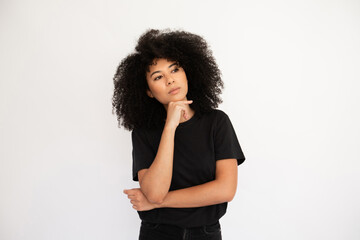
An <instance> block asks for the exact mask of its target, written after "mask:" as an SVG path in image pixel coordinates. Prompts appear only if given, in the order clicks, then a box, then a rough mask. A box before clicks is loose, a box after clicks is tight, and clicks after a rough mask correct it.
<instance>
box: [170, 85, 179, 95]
mask: <svg viewBox="0 0 360 240" xmlns="http://www.w3.org/2000/svg"><path fill="white" fill-rule="evenodd" d="M179 89H180V87H177V88H173V89H171V91H170V92H169V94H172V93H177V92H178V90H179Z"/></svg>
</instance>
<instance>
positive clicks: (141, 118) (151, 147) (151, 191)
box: [113, 29, 245, 240]
mask: <svg viewBox="0 0 360 240" xmlns="http://www.w3.org/2000/svg"><path fill="white" fill-rule="evenodd" d="M220 75H221V73H220V70H219V69H218V66H217V64H216V62H215V59H214V57H213V56H212V52H211V50H210V49H209V48H208V45H207V43H206V41H205V40H204V39H203V38H202V37H200V36H198V35H196V34H192V33H189V32H185V31H180V30H177V31H171V30H169V29H165V30H162V31H160V30H154V29H150V30H148V31H146V32H145V33H144V34H143V35H142V36H140V38H139V40H138V43H137V46H136V48H135V52H134V53H132V54H129V55H128V56H127V57H126V58H124V59H123V60H122V61H121V63H120V65H119V66H118V68H117V71H116V74H115V76H114V85H115V89H114V95H113V110H116V114H117V119H118V121H119V126H120V125H123V126H124V127H125V128H126V129H128V130H130V131H132V133H131V137H132V146H133V149H132V157H133V169H132V172H133V180H134V181H139V185H140V188H135V189H127V190H124V193H125V194H127V196H128V198H129V199H130V202H131V204H132V207H133V208H134V209H135V210H137V211H138V214H139V217H140V219H141V220H142V221H141V227H140V235H139V239H140V240H143V239H144V240H145V239H146V240H147V239H156V240H162V239H166V240H170V239H221V227H220V223H219V219H220V218H221V217H222V216H223V215H224V214H225V212H226V209H227V202H230V201H231V200H232V199H233V197H234V195H235V192H236V186H237V166H238V165H240V164H241V163H242V162H243V161H244V160H245V156H244V154H243V152H242V149H241V147H240V145H239V142H238V139H237V136H236V133H235V130H234V128H233V126H232V124H231V121H230V119H229V117H228V115H227V114H226V113H225V112H223V111H221V110H219V109H216V107H217V106H218V104H219V103H221V102H222V100H221V98H220V97H219V95H220V93H221V88H223V82H222V80H221V77H220Z"/></svg>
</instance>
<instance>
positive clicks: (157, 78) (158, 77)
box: [154, 75, 162, 80]
mask: <svg viewBox="0 0 360 240" xmlns="http://www.w3.org/2000/svg"><path fill="white" fill-rule="evenodd" d="M161 77H162V76H161V75H160V76H157V77H156V78H154V80H159V79H160V78H161Z"/></svg>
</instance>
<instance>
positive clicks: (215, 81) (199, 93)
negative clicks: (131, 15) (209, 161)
mask: <svg viewBox="0 0 360 240" xmlns="http://www.w3.org/2000/svg"><path fill="white" fill-rule="evenodd" d="M157 58H164V59H167V60H168V61H176V62H178V64H179V65H180V66H181V67H182V68H183V69H184V71H185V73H186V77H187V80H188V93H187V99H190V100H193V103H192V104H191V105H189V106H190V107H191V108H192V109H193V110H195V112H197V111H198V112H200V113H205V112H209V111H211V110H212V109H215V108H217V106H218V104H220V103H222V99H221V98H220V96H219V95H220V94H221V92H222V90H221V89H222V88H224V83H223V82H222V80H221V72H220V70H219V68H218V65H217V64H216V62H215V59H214V57H213V54H212V51H211V50H210V49H209V47H208V44H207V43H206V41H205V40H204V39H203V38H202V37H201V36H199V35H196V34H193V33H189V32H186V31H183V30H173V31H172V30H170V29H168V28H167V29H163V30H157V29H148V30H147V31H146V32H145V33H143V34H142V35H141V36H140V38H139V39H138V42H137V46H136V47H135V52H134V53H131V54H129V55H128V56H127V57H125V58H124V59H123V60H122V61H121V62H120V64H119V66H118V68H117V71H116V73H115V76H114V78H113V81H114V94H113V98H112V106H113V114H114V110H116V115H117V120H118V127H120V126H121V125H122V126H124V127H125V129H127V130H129V131H131V130H133V129H134V128H138V127H145V128H150V129H151V128H156V127H159V126H161V124H163V123H164V119H166V109H165V108H164V106H163V105H162V104H161V103H160V102H159V101H157V100H156V99H155V98H150V97H148V95H147V94H146V90H147V89H149V87H148V84H147V81H146V71H149V66H150V65H151V64H152V63H153V62H154V59H157ZM121 120H122V121H121Z"/></svg>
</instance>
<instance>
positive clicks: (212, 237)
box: [139, 221, 221, 240]
mask: <svg viewBox="0 0 360 240" xmlns="http://www.w3.org/2000/svg"><path fill="white" fill-rule="evenodd" d="M175 239H176V240H205V239H206V240H221V227H220V223H219V221H217V222H216V223H213V224H210V225H205V226H201V227H194V228H181V227H178V226H174V225H168V224H158V223H150V222H144V221H142V222H141V227H140V236H139V240H175Z"/></svg>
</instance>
